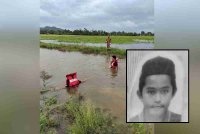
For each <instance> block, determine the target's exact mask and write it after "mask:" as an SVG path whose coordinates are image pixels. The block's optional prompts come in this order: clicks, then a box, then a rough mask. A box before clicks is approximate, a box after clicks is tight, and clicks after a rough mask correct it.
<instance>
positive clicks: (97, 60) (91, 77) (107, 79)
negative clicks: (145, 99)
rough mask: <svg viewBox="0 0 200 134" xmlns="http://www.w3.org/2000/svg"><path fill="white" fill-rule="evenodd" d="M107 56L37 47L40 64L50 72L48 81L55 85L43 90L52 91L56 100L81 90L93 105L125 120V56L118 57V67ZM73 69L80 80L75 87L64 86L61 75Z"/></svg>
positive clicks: (65, 98) (63, 75) (63, 98)
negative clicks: (114, 67) (50, 88)
mask: <svg viewBox="0 0 200 134" xmlns="http://www.w3.org/2000/svg"><path fill="white" fill-rule="evenodd" d="M111 56H112V55H109V53H108V55H107V56H101V55H85V54H82V53H79V52H60V51H57V50H49V49H40V65H41V67H40V68H41V70H45V71H46V72H48V73H49V74H51V75H53V77H52V78H51V79H50V80H49V81H48V82H49V83H48V85H49V86H53V87H55V88H56V89H57V90H56V91H54V92H47V93H46V94H47V95H49V96H51V95H52V94H54V95H55V94H56V96H57V98H58V103H62V102H64V101H66V100H67V98H69V97H70V96H71V95H80V94H81V95H83V96H85V97H86V98H88V99H90V100H91V101H92V102H93V103H94V104H95V105H96V106H97V107H101V108H106V109H110V110H111V113H112V114H113V116H117V117H118V119H119V121H122V120H123V121H125V115H126V113H125V111H126V110H125V107H126V106H125V105H126V101H125V99H126V97H125V95H126V94H125V93H126V81H125V80H126V60H125V59H120V60H119V65H118V69H117V70H113V69H111V68H110V62H111ZM73 72H77V79H79V80H81V81H82V83H81V84H80V85H79V86H77V87H75V88H65V81H66V78H65V75H66V74H69V73H73Z"/></svg>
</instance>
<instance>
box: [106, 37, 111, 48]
mask: <svg viewBox="0 0 200 134" xmlns="http://www.w3.org/2000/svg"><path fill="white" fill-rule="evenodd" d="M106 44H107V48H110V45H111V38H110V35H108V37H107V39H106Z"/></svg>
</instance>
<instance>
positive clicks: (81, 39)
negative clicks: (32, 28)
mask: <svg viewBox="0 0 200 134" xmlns="http://www.w3.org/2000/svg"><path fill="white" fill-rule="evenodd" d="M106 38H107V36H90V35H76V36H74V35H49V34H42V35H41V40H58V41H61V42H73V43H105V40H106ZM111 39H112V43H113V44H132V43H134V42H142V41H144V42H146V43H148V42H153V41H154V37H153V36H111ZM105 46H106V45H105ZM111 47H112V45H111Z"/></svg>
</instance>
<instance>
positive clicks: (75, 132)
mask: <svg viewBox="0 0 200 134" xmlns="http://www.w3.org/2000/svg"><path fill="white" fill-rule="evenodd" d="M65 107H66V109H67V111H68V113H69V115H70V116H71V118H73V124H72V125H71V127H69V128H68V129H67V132H68V133H70V134H122V133H123V134H130V133H133V134H146V129H145V127H144V124H142V123H140V124H138V125H136V124H135V125H130V124H129V125H128V124H126V123H124V124H118V123H116V122H115V119H114V117H112V115H111V114H109V113H107V112H103V110H101V109H100V108H95V106H94V105H92V103H91V102H89V101H83V102H80V101H78V100H77V99H76V98H71V100H69V101H68V102H67V103H66V105H65Z"/></svg>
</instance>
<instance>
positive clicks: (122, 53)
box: [40, 42, 126, 58]
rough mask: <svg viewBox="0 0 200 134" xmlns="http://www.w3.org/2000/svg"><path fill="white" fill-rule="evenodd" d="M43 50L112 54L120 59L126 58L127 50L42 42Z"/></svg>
mask: <svg viewBox="0 0 200 134" xmlns="http://www.w3.org/2000/svg"><path fill="white" fill-rule="evenodd" d="M40 47H41V48H47V49H56V50H59V51H63V52H65V51H69V52H70V51H80V52H82V53H84V54H101V55H107V54H108V53H109V54H112V55H116V56H118V57H119V58H124V57H125V56H126V50H122V49H116V48H110V49H109V50H107V48H106V47H95V46H94V47H91V46H80V45H58V44H50V43H43V42H40Z"/></svg>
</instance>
